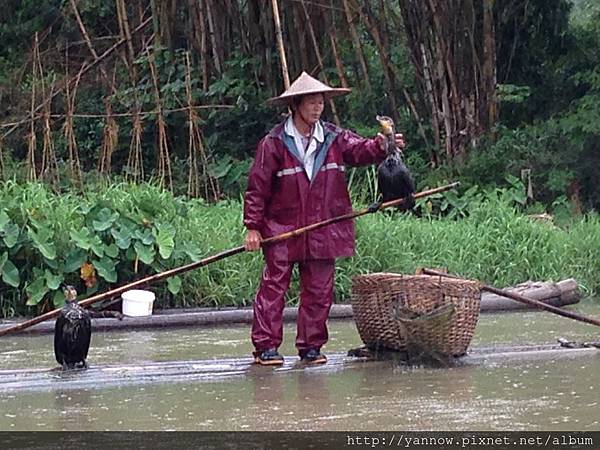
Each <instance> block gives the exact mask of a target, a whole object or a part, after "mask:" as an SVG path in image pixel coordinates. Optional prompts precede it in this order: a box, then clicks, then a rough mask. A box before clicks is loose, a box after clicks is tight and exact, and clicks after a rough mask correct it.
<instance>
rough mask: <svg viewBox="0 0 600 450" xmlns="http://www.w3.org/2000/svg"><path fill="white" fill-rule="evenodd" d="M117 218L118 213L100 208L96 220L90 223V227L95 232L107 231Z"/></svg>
mask: <svg viewBox="0 0 600 450" xmlns="http://www.w3.org/2000/svg"><path fill="white" fill-rule="evenodd" d="M118 218H119V213H118V212H113V211H111V210H110V209H108V208H102V209H101V210H100V212H98V216H96V219H95V220H93V221H92V226H93V227H94V230H96V231H105V230H108V229H109V228H110V227H111V226H112V224H113V223H114V222H115V220H117V219H118Z"/></svg>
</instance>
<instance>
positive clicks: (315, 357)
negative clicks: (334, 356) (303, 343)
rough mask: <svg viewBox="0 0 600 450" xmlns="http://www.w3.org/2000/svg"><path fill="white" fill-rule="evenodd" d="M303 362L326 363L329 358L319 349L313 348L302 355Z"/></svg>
mask: <svg viewBox="0 0 600 450" xmlns="http://www.w3.org/2000/svg"><path fill="white" fill-rule="evenodd" d="M300 360H301V361H302V362H305V363H306V364H325V363H326V362H327V358H326V357H325V355H323V354H322V353H321V352H320V351H319V350H317V349H315V348H311V349H310V350H309V351H307V352H306V353H305V354H304V355H303V356H301V357H300Z"/></svg>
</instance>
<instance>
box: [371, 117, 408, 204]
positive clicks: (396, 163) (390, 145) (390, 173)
mask: <svg viewBox="0 0 600 450" xmlns="http://www.w3.org/2000/svg"><path fill="white" fill-rule="evenodd" d="M377 121H378V122H379V124H380V125H381V129H382V133H383V135H384V136H385V138H386V151H387V157H386V158H385V159H384V160H383V162H382V163H381V164H379V167H378V168H377V185H378V188H379V192H380V193H381V197H382V198H381V200H380V201H378V202H377V203H374V204H373V205H371V206H369V209H370V210H371V211H376V210H377V209H379V207H381V204H382V203H384V202H388V201H390V200H395V199H397V198H402V197H408V200H407V203H405V204H403V205H401V206H400V207H399V209H400V210H401V211H407V210H409V209H412V208H413V207H414V206H415V199H414V197H413V194H414V193H415V183H414V181H413V179H412V176H411V174H410V172H409V171H408V169H407V168H406V166H405V165H404V162H403V161H402V152H401V151H400V150H399V149H398V147H397V146H396V141H395V136H396V130H395V127H394V121H393V120H392V119H391V118H389V117H387V116H377Z"/></svg>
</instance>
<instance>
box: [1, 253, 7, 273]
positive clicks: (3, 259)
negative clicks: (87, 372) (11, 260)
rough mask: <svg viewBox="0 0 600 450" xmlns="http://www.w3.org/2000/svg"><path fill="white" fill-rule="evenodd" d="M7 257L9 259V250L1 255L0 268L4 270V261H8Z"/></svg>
mask: <svg viewBox="0 0 600 450" xmlns="http://www.w3.org/2000/svg"><path fill="white" fill-rule="evenodd" d="M7 259H8V253H7V252H4V253H2V255H0V270H2V269H3V268H4V263H5V262H6V260H7Z"/></svg>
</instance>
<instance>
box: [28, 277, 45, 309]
mask: <svg viewBox="0 0 600 450" xmlns="http://www.w3.org/2000/svg"><path fill="white" fill-rule="evenodd" d="M25 290H26V291H27V295H28V297H29V298H28V299H27V305H28V306H34V305H37V304H38V303H39V302H41V301H42V299H43V298H44V295H46V293H47V292H48V287H47V286H46V280H45V279H44V278H37V279H36V280H35V281H34V282H33V283H31V284H30V285H29V286H27V288H26V289H25Z"/></svg>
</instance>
